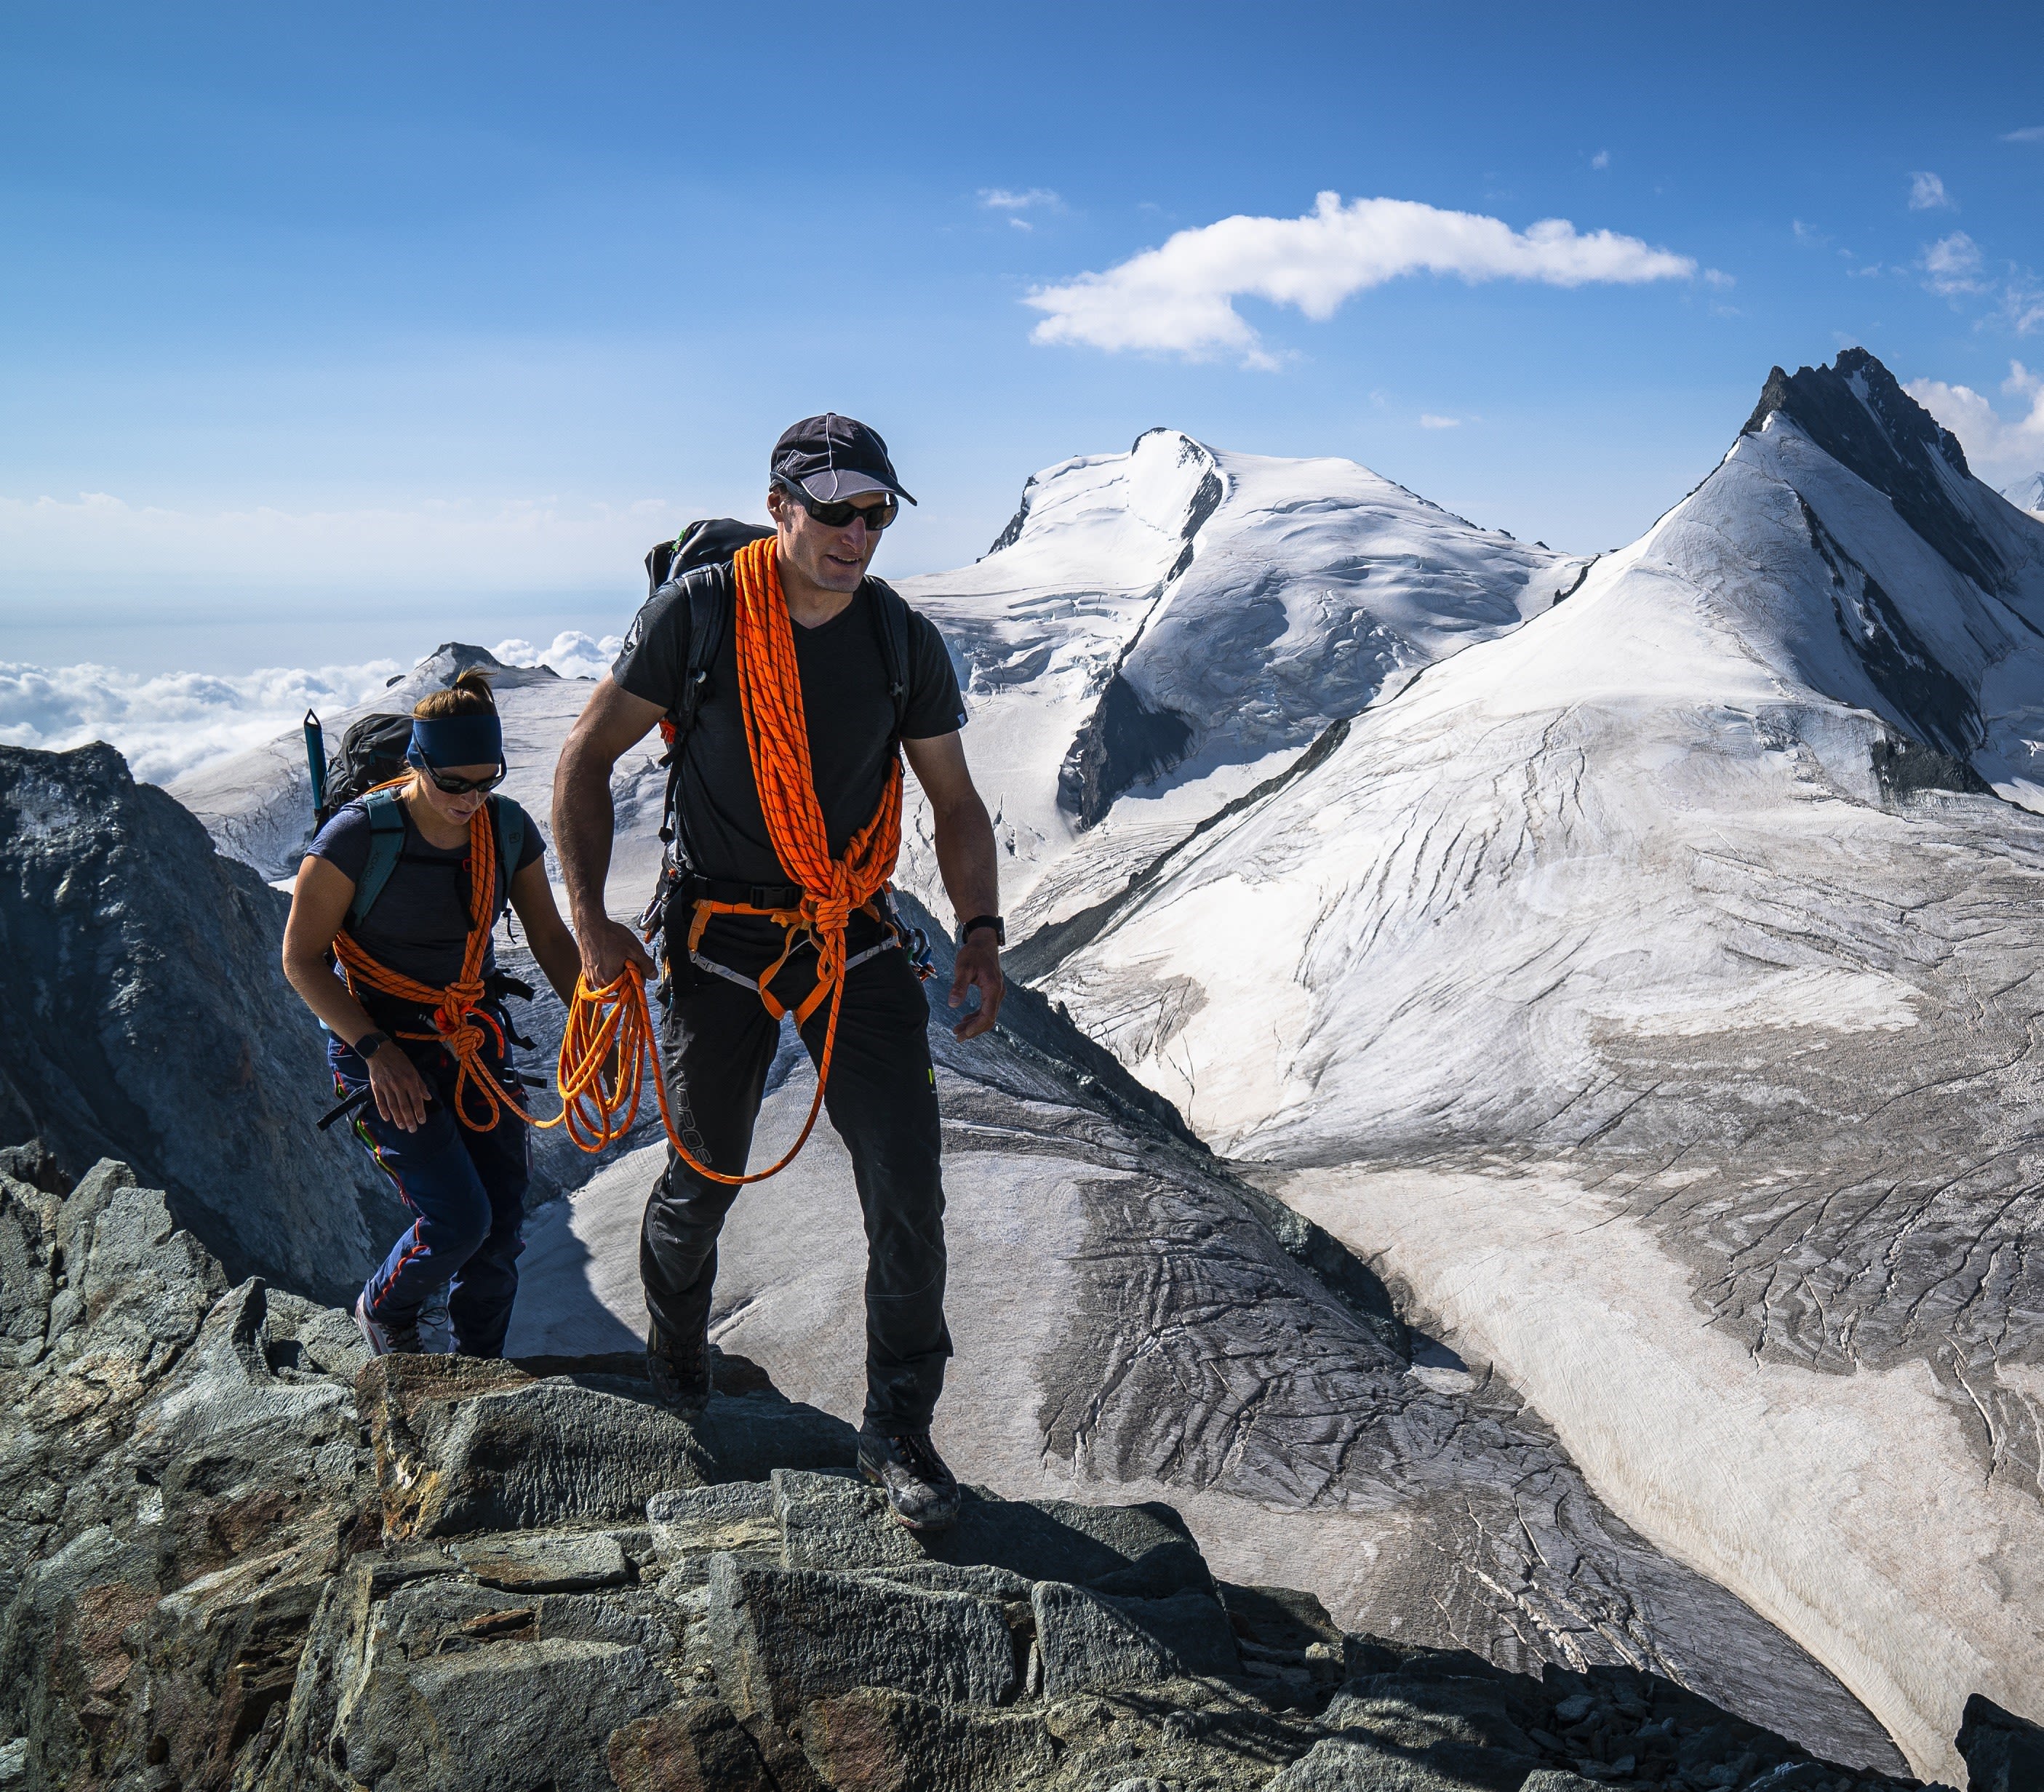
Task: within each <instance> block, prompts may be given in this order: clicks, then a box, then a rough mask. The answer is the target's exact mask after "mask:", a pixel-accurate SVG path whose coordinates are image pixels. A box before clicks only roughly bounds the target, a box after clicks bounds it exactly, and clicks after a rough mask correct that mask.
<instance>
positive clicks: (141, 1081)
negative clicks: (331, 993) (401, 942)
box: [0, 746, 401, 1299]
mask: <svg viewBox="0 0 2044 1792" xmlns="http://www.w3.org/2000/svg"><path fill="white" fill-rule="evenodd" d="M285 908H286V905H285V904H284V901H283V900H282V898H281V897H280V896H278V895H277V894H276V892H275V891H272V890H269V889H266V888H264V887H263V883H262V881H261V880H260V879H259V878H258V877H256V876H255V873H253V872H252V871H251V870H250V869H248V866H247V865H243V864H241V863H240V862H239V861H236V860H234V859H232V858H225V857H224V856H222V855H221V854H218V853H217V852H216V851H215V850H213V842H211V841H210V840H209V839H208V838H207V837H206V831H205V829H204V828H202V827H200V826H199V824H198V823H197V822H196V821H194V819H192V817H191V816H190V815H189V814H188V813H187V812H186V811H185V810H183V808H179V805H178V804H176V803H175V802H173V801H172V800H171V799H170V798H169V797H168V796H165V795H164V794H163V792H161V791H159V790H157V789H154V788H153V787H152V786H150V785H137V784H136V782H135V781H134V780H133V778H132V777H130V776H129V772H128V767H127V765H126V763H125V762H124V761H123V760H122V758H121V755H120V754H117V753H116V752H115V751H114V750H113V749H112V748H111V747H108V746H86V747H81V748H79V750H77V751H75V752H72V753H40V752H36V751H33V750H29V749H27V748H24V747H13V746H7V747H0V1138H28V1137H30V1136H32V1135H40V1137H41V1138H43V1139H44V1141H45V1142H47V1143H48V1145H51V1146H52V1148H53V1149H55V1151H56V1154H57V1156H58V1157H59V1158H60V1160H61V1161H63V1163H64V1164H65V1165H67V1166H68V1167H69V1168H71V1170H72V1171H73V1172H74V1173H75V1172H78V1171H79V1170H82V1169H83V1168H85V1166H86V1165H89V1164H90V1163H92V1162H93V1161H94V1160H95V1159H97V1158H99V1157H119V1158H121V1159H123V1160H125V1161H129V1162H131V1163H133V1164H134V1165H136V1168H137V1171H138V1173H139V1174H140V1175H141V1176H143V1177H144V1179H146V1180H148V1181H149V1182H151V1183H152V1184H155V1185H156V1186H157V1187H159V1188H163V1190H165V1191H166V1192H167V1197H168V1199H169V1201H170V1204H171V1211H172V1212H173V1213H174V1214H175V1215H176V1217H177V1219H178V1222H179V1224H180V1225H182V1226H186V1227H189V1228H190V1230H191V1231H192V1232H193V1233H194V1234H196V1235H197V1236H198V1237H199V1238H202V1240H203V1241H205V1243H206V1247H207V1249H209V1250H211V1251H212V1252H213V1253H214V1254H215V1255H216V1256H217V1257H219V1258H220V1259H221V1261H222V1262H223V1263H225V1264H227V1265H228V1266H229V1273H230V1274H231V1275H233V1276H248V1275H251V1274H255V1273H257V1272H260V1273H261V1274H263V1276H267V1277H269V1278H271V1279H273V1280H277V1281H279V1282H282V1283H283V1284H286V1285H288V1286H290V1287H296V1288H300V1289H303V1290H305V1291H308V1292H312V1293H316V1294H318V1295H321V1296H322V1297H324V1298H326V1299H340V1297H341V1295H342V1294H343V1292H344V1291H347V1290H348V1289H350V1288H351V1287H359V1285H360V1284H361V1281H362V1279H363V1276H366V1275H367V1273H368V1272H369V1269H370V1268H371V1264H372V1263H373V1261H375V1257H380V1256H381V1255H382V1250H383V1249H384V1248H385V1246H386V1245H387V1244H388V1241H389V1239H390V1238H393V1237H395V1236H396V1234H397V1233H398V1230H400V1229H401V1221H400V1220H399V1219H398V1206H397V1203H396V1202H395V1201H394V1199H392V1198H391V1197H390V1194H389V1193H388V1191H387V1185H386V1184H385V1183H384V1182H383V1180H382V1178H381V1177H380V1176H377V1175H376V1174H375V1172H374V1171H373V1170H372V1169H371V1167H370V1166H369V1165H368V1163H367V1160H366V1159H365V1158H364V1157H363V1156H362V1154H361V1153H359V1152H358V1151H357V1150H355V1149H353V1148H352V1146H351V1145H350V1143H349V1142H348V1139H347V1138H345V1137H344V1136H341V1135H339V1134H321V1133H319V1132H317V1131H316V1130H314V1127H313V1121H314V1120H316V1119H317V1118H318V1115H319V1114H320V1112H321V1109H322V1107H324V1106H325V1105H326V1103H325V1101H324V1100H323V1099H322V1098H323V1097H324V1096H325V1095H326V1092H327V1089H328V1079H327V1077H326V1076H325V1069H324V1065H323V1061H322V1059H321V1034H320V1031H319V1028H318V1026H317V1023H316V1022H315V1021H314V1020H313V1018H312V1016H311V1015H309V1014H308V1013H307V1012H306V1011H305V1004H304V1003H302V1002H301V1001H300V1000H298V996H296V995H295V994H294V993H293V992H292V990H291V988H290V985H289V984H286V982H285V981H284V977H283V973H282V970H281V969H279V962H278V954H279V947H280V945H281V943H282V938H283V917H284V913H285Z"/></svg>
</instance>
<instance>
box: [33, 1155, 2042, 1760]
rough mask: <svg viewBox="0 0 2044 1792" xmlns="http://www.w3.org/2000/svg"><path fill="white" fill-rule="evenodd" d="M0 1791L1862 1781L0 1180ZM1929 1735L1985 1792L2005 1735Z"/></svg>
mask: <svg viewBox="0 0 2044 1792" xmlns="http://www.w3.org/2000/svg"><path fill="white" fill-rule="evenodd" d="M0 1266H4V1268H5V1281H4V1287H5V1291H6V1307H5V1314H6V1326H7V1329H6V1337H7V1349H8V1352H9V1355H8V1356H7V1358H6V1361H5V1364H4V1366H0V1396H4V1398H5V1400H6V1410H7V1411H8V1412H9V1413H10V1422H9V1426H8V1430H7V1432H6V1437H5V1448H4V1450H0V1523H4V1525H5V1526H6V1532H5V1533H4V1534H5V1537H6V1544H7V1547H6V1552H5V1556H4V1560H5V1561H6V1564H8V1566H7V1568H6V1579H5V1580H4V1581H0V1603H3V1604H4V1617H0V1784H6V1783H10V1782H19V1783H22V1784H25V1785H26V1786H30V1787H37V1788H40V1787H55V1786H75V1787H85V1786H94V1787H106V1788H123V1789H126V1788H135V1789H137V1792H140V1789H143V1788H148V1789H150V1792H158V1789H166V1792H167V1789H168V1788H171V1787H179V1788H196V1787H201V1786H209V1787H233V1788H236V1789H240V1792H254V1789H256V1788H268V1789H275V1792H286V1789H296V1788H302V1787H311V1786H326V1787H331V1788H334V1789H336V1792H340V1789H343V1788H345V1789H348V1792H354V1789H356V1788H362V1787H376V1788H379V1789H385V1792H396V1789H399V1788H404V1787H423V1786H434V1787H436V1788H453V1789H460V1788H467V1787H474V1788H478V1789H482V1788H490V1789H491V1792H497V1789H499V1788H504V1787H521V1788H532V1789H534V1792H537V1789H539V1788H542V1787H551V1788H552V1789H553V1792H567V1789H569V1788H571V1787H573V1788H585V1787H587V1788H601V1787H605V1786H617V1787H621V1788H624V1789H627V1792H654V1789H655V1788H661V1789H665V1788H673V1787H717V1788H722V1789H725V1792H742V1789H751V1788H759V1789H765V1788H779V1789H782V1792H787V1789H791V1788H797V1787H799V1788H813V1787H847V1788H849V1787H860V1788H878V1787H908V1786H974V1787H977V1786H985V1787H1003V1788H1006V1787H1018V1788H1019V1787H1040V1788H1043V1789H1044V1792H1054V1789H1055V1792H1064V1789H1071V1792H1080V1789H1084V1792H1137V1789H1141V1792H1161V1789H1166V1788H1168V1789H1171V1792H1178V1789H1179V1788H1185V1789H1190V1788H1193V1787H1201V1788H1214V1789H1220V1788H1224V1787H1226V1788H1235V1787H1241V1788H1244V1789H1248V1788H1260V1789H1265V1792H1321V1789H1334V1788H1347V1787H1355V1788H1363V1787H1370V1788H1377V1787H1380V1786H1393V1785H1396V1786H1401V1787H1408V1788H1412V1789H1413V1792H1454V1789H1460V1788H1472V1789H1474V1788H1484V1789H1487V1792H1497V1789H1507V1788H1521V1789H1523V1792H1581V1789H1583V1788H1585V1787H1586V1786H1587V1785H1588V1784H1589V1783H1591V1782H1602V1783H1604V1784H1618V1785H1639V1786H1658V1787H1667V1788H1670V1789H1672V1792H1718V1789H1721V1788H1722V1789H1725V1792H1736V1789H1740V1788H1747V1787H1752V1786H1762V1787H1765V1788H1766V1789H1768V1792H1788V1789H1790V1788H1798V1789H1807V1792H1846V1789H1847V1788H1850V1787H1859V1786H1865V1787H1876V1786H1883V1787H1885V1786H1896V1785H1899V1784H1901V1783H1904V1782H1898V1781H1896V1780H1892V1779H1886V1778H1885V1777H1883V1776H1881V1775H1869V1774H1865V1773H1857V1772H1854V1771H1851V1770H1850V1769H1847V1768H1843V1767H1838V1766H1835V1765H1834V1764H1831V1763H1825V1762H1823V1761H1820V1760H1818V1759H1813V1758H1812V1757H1811V1756H1808V1754H1806V1753H1805V1752H1803V1751H1801V1750H1800V1749H1798V1748H1796V1747H1795V1746H1794V1745H1793V1744H1791V1743H1789V1742H1788V1741H1786V1740H1785V1739H1783V1738H1782V1737H1781V1736H1777V1735H1775V1734H1773V1733H1770V1732H1769V1731H1768V1730H1766V1729H1763V1728H1762V1727H1760V1726H1758V1725H1754V1724H1751V1723H1748V1722H1744V1721H1740V1720H1739V1719H1737V1718H1735V1717H1732V1716H1731V1714H1729V1713H1726V1712H1724V1711H1723V1710H1721V1709H1717V1708H1715V1707H1714V1706H1712V1705H1711V1704H1710V1703H1709V1702H1708V1701H1706V1700H1704V1699H1702V1698H1699V1697H1698V1696H1697V1695H1696V1694H1693V1693H1691V1692H1688V1691H1685V1690H1683V1689H1681V1688H1679V1687H1677V1686H1673V1685H1672V1684H1670V1683H1668V1682H1666V1680H1664V1679H1660V1678H1658V1677H1657V1676H1655V1675H1651V1674H1646V1673H1639V1672H1636V1671H1630V1670H1627V1669H1623V1668H1593V1669H1590V1670H1589V1671H1587V1672H1582V1673H1576V1672H1571V1671H1566V1670H1562V1669H1557V1668H1554V1667H1550V1668H1548V1669H1547V1670H1546V1671H1545V1672H1544V1673H1543V1674H1542V1675H1539V1676H1538V1677H1535V1676H1532V1675H1515V1674H1511V1673H1508V1672H1505V1671H1500V1670H1499V1669H1497V1668H1496V1667H1493V1666H1492V1665H1490V1664H1489V1663H1486V1662H1485V1661H1483V1660H1481V1659H1480V1658H1478V1657H1477V1656H1473V1655H1470V1654H1469V1653H1468V1652H1464V1651H1456V1650H1438V1649H1427V1648H1416V1647H1413V1646H1411V1645H1408V1644H1396V1643H1393V1642H1389V1641H1386V1640H1382V1639H1378V1638H1374V1637H1368V1636H1365V1635H1360V1634H1356V1633H1345V1632H1343V1630H1342V1629H1339V1627H1338V1626H1336V1625H1335V1624H1334V1623H1333V1622H1332V1621H1331V1619H1330V1618H1329V1617H1327V1614H1326V1613H1325V1611H1324V1610H1323V1609H1322V1608H1321V1606H1320V1603H1319V1602H1318V1601H1317V1600H1316V1599H1315V1598H1312V1596H1311V1595H1310V1594H1304V1593H1301V1592H1297V1591H1290V1590H1286V1589H1283V1588H1277V1587H1247V1586H1239V1585H1231V1584H1228V1583H1222V1582H1218V1581H1216V1579H1214V1577H1213V1575H1212V1573H1211V1571H1209V1569H1208V1565H1207V1564H1206V1561H1205V1560H1204V1557H1203V1556H1202V1555H1201V1552H1200V1550H1199V1549H1198V1548H1197V1545H1196V1544H1194V1543H1193V1541H1192V1538H1191V1537H1190V1534H1189V1532H1188V1530H1187V1529H1186V1527H1185V1524H1184V1522H1183V1521H1182V1520H1181V1518H1179V1517H1178V1514H1177V1513H1176V1512H1175V1511H1174V1510H1173V1509H1172V1508H1171V1507H1170V1506H1166V1505H1162V1504H1158V1503H1155V1502H1152V1503H1147V1504H1139V1505H1133V1506H1093V1505H1081V1504H1074V1503H1073V1502H1065V1501H1057V1500H1002V1499H999V1498H994V1497H993V1496H991V1495H986V1494H985V1493H983V1492H979V1491H975V1492H974V1493H973V1494H972V1495H970V1497H969V1498H968V1499H967V1501H966V1506H965V1510H964V1514H963V1517H962V1521H961V1523H960V1525H959V1528H958V1529H957V1530H956V1531H955V1532H954V1533H951V1534H950V1535H949V1536H948V1537H944V1538H943V1539H939V1540H935V1541H932V1542H931V1543H930V1544H927V1545H926V1544H924V1543H923V1542H921V1541H918V1540H916V1539H914V1538H912V1537H909V1535H908V1534H907V1533H904V1532H902V1531H901V1530H900V1529H897V1527H895V1526H894V1525H893V1524H892V1523H891V1521H889V1520H888V1519H887V1518H886V1514H885V1513H884V1510H882V1506H881V1505H880V1503H879V1501H878V1495H876V1494H875V1493H874V1492H873V1491H871V1490H869V1489H867V1488H866V1487H863V1485H861V1484H860V1483H858V1482H857V1481H856V1480H855V1479H852V1478H851V1477H850V1476H849V1475H848V1474H847V1464H848V1463H849V1460H850V1454H851V1433H850V1431H849V1429H848V1428H847V1426H844V1425H843V1424H842V1423H841V1422H839V1421H837V1420H836V1419H834V1418H830V1417H829V1416H828V1414H824V1413H821V1412H820V1411H818V1410H816V1409H815V1408H813V1407H808V1406H801V1405H800V1404H797V1403H792V1402H790V1401H789V1400H787V1399H785V1398H784V1397H783V1396H782V1395H780V1394H779V1393H778V1391H776V1390H775V1389H774V1387H773V1386H772V1384H771V1383H770V1381H769V1380H768V1379H767V1376H765V1375H764V1374H763V1372H761V1371H759V1369H758V1368H756V1367H755V1366H754V1365H752V1364H750V1363H749V1362H747V1360H745V1359H743V1358H740V1357H733V1356H726V1357H724V1358H723V1359H722V1360H721V1361H720V1364H719V1370H718V1390H719V1391H718V1394H717V1397H716V1398H715V1399H713V1401H712V1403H711V1406H710V1408H709V1411H708V1413H707V1414H705V1418H704V1419H703V1420H702V1421H701V1422H700V1423H699V1424H697V1425H694V1426H691V1425H689V1424H686V1423H684V1422H682V1421H681V1420H679V1419H678V1418H674V1416H673V1415H672V1414H668V1413H667V1412H666V1411H664V1410H662V1409H660V1408H659V1407H657V1406H655V1405H654V1404H653V1403H651V1401H650V1399H649V1398H648V1397H647V1391H646V1387H645V1383H644V1380H643V1379H641V1376H640V1373H639V1364H638V1361H637V1360H635V1359H633V1358H632V1357H630V1356H624V1357H614V1356H613V1357H594V1358H588V1357H585V1358H582V1359H577V1360H527V1361H524V1362H510V1363H490V1362H482V1361H477V1360H467V1359H456V1358H431V1357H429V1358H397V1359H392V1358H386V1359H383V1360H379V1361H376V1362H373V1363H368V1362H365V1361H364V1360H363V1355H362V1352H361V1349H360V1345H359V1342H358V1341H357V1340H356V1339H355V1336H354V1334H353V1332H352V1327H350V1326H349V1325H348V1322H347V1321H346V1320H345V1318H344V1316H343V1315H341V1314H339V1313H337V1312H335V1311H332V1310H328V1309H324V1308H321V1307H317V1306H315V1305H313V1303H309V1302H307V1301H305V1300H302V1299H298V1298H297V1297H294V1296H291V1295H285V1294H282V1293H279V1291H275V1290H273V1289H270V1288H268V1287H266V1286H265V1285H264V1284H263V1282H262V1281H261V1280H259V1279H254V1278H252V1279H250V1280H247V1281H244V1282H243V1283H241V1284H239V1285H237V1286H234V1287H229V1286H228V1284H227V1279H226V1277H225V1274H224V1273H223V1272H222V1271H221V1268H220V1266H219V1264H217V1261H215V1260H213V1258H212V1257H209V1255H208V1254H207V1253H206V1252H205V1251H204V1250H203V1249H202V1248H201V1247H200V1245H198V1241H196V1240H195V1239H194V1238H192V1237H191V1235H190V1234H188V1233H185V1232H182V1231H180V1230H177V1229H176V1228H175V1226H173V1225H172V1224H171V1218H170V1213H169V1210H168V1208H167V1206H166V1205H165V1203H164V1200H163V1195H162V1194H161V1193H160V1192H159V1191H154V1190H149V1189H145V1188H139V1187H137V1186H136V1184H135V1181H134V1179H133V1176H132V1174H131V1173H130V1172H129V1171H128V1170H127V1169H126V1168H125V1166H123V1165H117V1164H112V1163H102V1164H101V1165H97V1166H95V1167H94V1169H93V1171H92V1172H90V1174H89V1175H88V1176H86V1177H85V1178H83V1180H81V1181H80V1182H79V1184H77V1185H76V1186H75V1188H71V1189H69V1191H66V1188H65V1184H64V1179H63V1177H62V1176H61V1175H60V1173H59V1172H57V1171H56V1168H55V1167H54V1165H52V1162H51V1161H50V1160H49V1158H48V1156H47V1154H45V1153H40V1152H39V1151H37V1150H35V1149H14V1150H12V1151H10V1152H8V1153H5V1154H4V1155H0ZM1969 1725H1970V1726H1971V1730H1972V1732H1973V1735H1972V1739H1971V1744H1970V1745H1971V1746H1972V1748H1973V1750H1974V1752H1976V1753H1977V1755H1978V1757H1979V1758H1980V1759H1981V1761H1982V1762H1983V1763H1985V1764H1987V1765H1988V1766H1989V1767H1992V1769H1993V1770H1994V1771H1995V1772H1996V1773H1997V1774H1999V1775H2000V1776H2001V1778H2000V1780H1998V1781H1997V1782H1996V1783H1997V1784H2005V1785H2007V1786H2008V1787H2009V1788H2010V1789H2011V1792H2013V1789H2014V1788H2015V1786H2018V1785H2019V1784H2021V1783H2023V1782H2021V1780H2020V1779H2010V1778H2009V1777H2008V1775H2009V1772H2010V1763H2011V1762H2013V1763H2015V1769H2016V1771H2018V1772H2019V1771H2021V1770H2022V1768H2023V1763H2024V1761H2025V1760H2026V1759H2027V1758H2028V1757H2027V1755H2026V1751H2028V1750H2031V1749H2034V1746H2035V1742H2036V1739H2035V1737H2034V1736H2033V1735H2032V1734H2031V1733H2030V1732H2029V1730H2028V1729H2027V1728H2026V1727H2025V1726H2022V1725H2017V1724H2012V1723H2011V1721H2008V1720H2007V1719H2006V1718H2005V1717H2004V1716H2003V1715H2001V1714H1998V1713H1996V1712H1994V1711H1993V1710H1992V1708H1989V1707H1986V1706H1984V1705H1982V1706H1981V1709H1978V1710H1977V1711H1975V1712H1972V1713H1969ZM1987 1783H1988V1781H1986V1780H1985V1779H1981V1780H1979V1781H1977V1784H1980V1785H1982V1786H1984V1785H1986V1784H1987Z"/></svg>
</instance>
